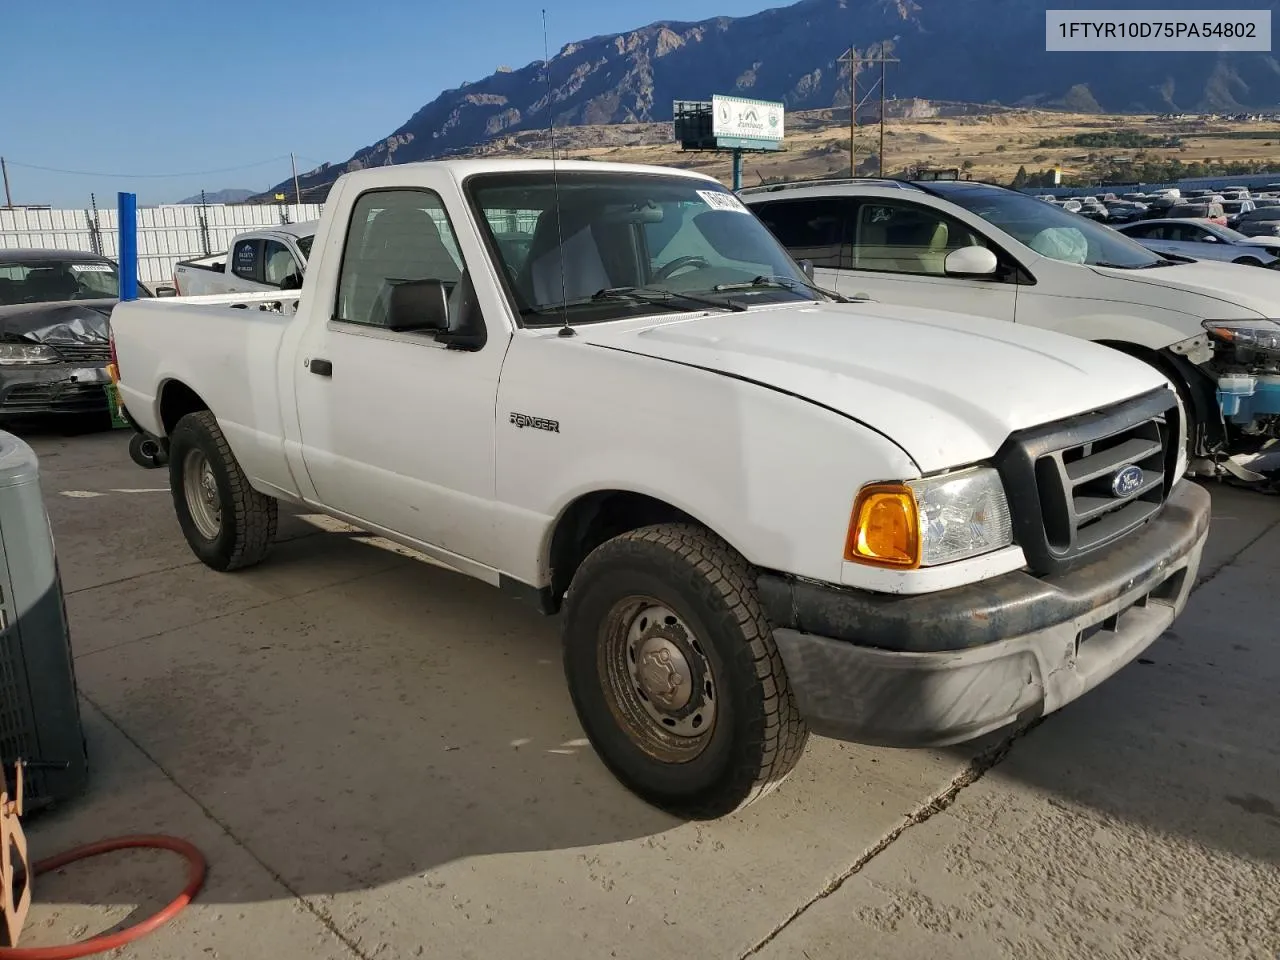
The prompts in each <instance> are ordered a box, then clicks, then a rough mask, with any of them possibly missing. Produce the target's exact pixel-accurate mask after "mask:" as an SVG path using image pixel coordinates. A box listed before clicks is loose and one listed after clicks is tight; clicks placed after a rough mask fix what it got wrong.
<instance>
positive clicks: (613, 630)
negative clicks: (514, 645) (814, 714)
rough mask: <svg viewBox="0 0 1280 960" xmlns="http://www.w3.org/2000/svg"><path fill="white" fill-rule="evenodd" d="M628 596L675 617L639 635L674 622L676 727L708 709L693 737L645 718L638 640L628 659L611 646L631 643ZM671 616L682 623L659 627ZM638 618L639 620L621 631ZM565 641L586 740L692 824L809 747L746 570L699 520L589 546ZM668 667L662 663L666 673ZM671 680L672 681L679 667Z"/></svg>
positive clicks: (745, 800) (768, 787)
mask: <svg viewBox="0 0 1280 960" xmlns="http://www.w3.org/2000/svg"><path fill="white" fill-rule="evenodd" d="M633 601H634V602H635V603H638V604H641V605H643V604H645V603H649V602H650V601H652V602H654V603H656V604H658V605H659V607H657V609H664V610H669V611H670V612H671V613H672V614H673V615H674V616H673V617H666V618H665V619H664V620H663V621H662V622H660V621H659V620H658V619H655V620H653V622H652V626H651V627H649V628H648V632H644V633H642V634H641V639H642V640H643V641H644V643H645V644H646V647H647V645H648V644H649V643H653V642H658V643H660V644H661V643H664V642H665V641H664V640H663V639H662V636H665V635H666V634H665V633H664V631H666V630H668V629H670V630H673V631H675V632H674V633H673V634H671V636H673V637H675V638H676V641H677V642H678V644H679V646H680V649H682V650H685V651H687V652H689V659H688V661H687V663H684V666H685V667H688V668H689V669H688V672H687V674H686V676H687V677H688V679H689V681H690V687H691V693H690V698H691V699H690V701H689V703H688V704H687V705H686V706H685V707H683V708H682V709H684V710H685V711H686V718H685V720H684V721H682V722H684V723H686V725H687V724H688V723H689V720H688V717H687V711H689V710H694V709H696V710H698V711H699V712H698V713H697V714H694V716H693V719H694V720H695V721H696V720H697V719H698V718H699V716H700V715H701V711H702V710H703V709H704V708H706V707H708V706H710V707H711V708H712V710H711V713H712V716H713V721H712V723H711V724H710V725H709V730H708V731H701V732H698V733H697V734H696V736H697V737H698V738H701V739H699V740H692V739H682V738H681V737H676V736H672V735H671V734H670V733H669V730H666V729H662V728H661V727H660V726H659V725H658V722H657V720H655V719H653V717H652V714H650V715H649V716H648V717H646V712H648V711H650V709H651V708H652V709H658V706H657V704H655V703H653V702H652V700H650V698H649V697H647V696H646V695H645V694H644V693H643V692H642V690H641V686H640V684H641V683H643V682H645V681H642V680H639V679H636V670H638V669H639V666H640V664H638V663H637V658H636V656H634V649H635V648H634V646H633V647H631V648H629V649H630V653H631V654H632V655H629V654H628V653H627V652H626V651H625V650H623V652H622V653H621V657H622V658H624V659H621V660H619V659H616V658H614V657H613V656H612V655H611V654H610V653H609V651H610V650H619V649H621V648H623V647H626V646H627V641H626V640H625V638H623V637H622V634H621V633H619V632H618V631H619V630H620V629H621V627H619V626H617V624H618V623H619V621H618V618H617V617H616V616H615V615H614V611H616V610H618V609H620V608H628V609H629V607H628V606H627V605H629V604H632V602H633ZM673 620H675V621H676V622H677V623H678V624H679V626H678V628H677V627H675V626H671V627H668V626H666V625H668V624H671V623H672V621H673ZM645 623H646V621H645V620H644V619H643V618H641V617H640V616H638V615H637V616H634V617H633V619H632V620H631V627H630V628H629V629H628V631H627V635H628V636H630V635H631V631H634V630H635V629H636V627H637V625H638V626H639V627H640V628H641V629H642V630H643V628H644V626H645ZM686 625H687V631H686V629H685V628H686ZM655 631H656V632H657V634H661V635H662V636H658V635H655ZM619 641H621V647H619ZM699 641H701V642H700V643H699ZM632 642H633V643H634V642H635V641H632ZM564 644H565V647H564V667H565V675H566V677H567V679H568V682H569V692H570V694H571V696H572V697H573V703H574V707H575V708H576V709H577V712H578V718H579V720H580V721H581V722H582V726H583V728H584V729H585V731H586V734H587V737H588V738H589V739H590V741H591V743H592V745H593V746H594V747H595V749H596V752H597V753H598V754H599V755H600V758H601V759H602V760H603V762H604V764H605V766H607V767H608V768H609V770H610V771H611V772H612V773H613V774H614V776H616V777H617V778H618V779H619V780H620V781H621V782H622V783H623V784H624V785H625V786H627V787H628V788H629V789H631V790H632V791H633V792H635V793H636V794H638V795H639V796H640V797H642V798H643V799H644V800H646V801H648V802H649V803H651V804H653V805H655V806H657V807H660V808H662V809H664V810H667V811H669V812H671V813H674V814H676V815H678V816H682V817H691V818H695V819H709V818H713V817H719V816H723V815H725V814H727V813H731V812H733V811H734V810H737V809H740V808H742V807H745V806H746V805H748V804H750V803H753V802H754V801H756V800H758V799H760V798H761V797H763V796H765V795H766V794H768V793H769V792H771V791H772V790H773V789H774V788H775V787H776V786H778V784H780V783H782V781H783V780H785V779H786V777H787V775H788V774H789V773H790V772H791V771H792V769H794V767H795V765H796V763H797V762H799V760H800V756H801V754H802V753H803V752H804V747H805V743H806V741H807V740H808V736H809V732H808V728H807V727H806V726H805V723H804V720H803V718H802V717H801V716H800V712H799V710H798V708H797V707H796V702H795V698H794V697H793V695H792V693H791V688H790V686H789V684H788V681H787V674H786V670H785V668H784V666H783V663H782V657H781V656H780V655H779V653H778V648H777V646H776V645H775V643H774V640H773V632H772V630H771V629H770V627H769V624H768V622H767V621H766V620H765V618H764V614H763V612H762V611H761V608H760V603H759V600H758V599H757V597H756V593H755V586H754V577H753V574H752V570H751V567H750V565H749V564H748V563H747V562H746V560H745V559H743V558H742V557H741V556H740V555H739V554H738V553H736V552H735V551H734V550H733V549H732V548H731V547H729V546H728V545H727V544H726V543H725V542H724V541H722V540H720V539H719V538H718V537H716V536H714V535H713V534H711V533H709V532H707V531H706V530H703V529H702V528H700V527H697V526H693V525H688V524H663V525H658V526H650V527H642V528H641V529H639V530H634V531H632V532H630V533H625V534H622V535H621V536H618V537H615V538H614V539H612V540H609V541H607V542H606V543H604V544H602V545H601V546H599V547H597V548H596V549H595V550H594V551H592V553H591V554H590V555H589V556H588V557H587V558H586V560H584V561H583V563H582V566H581V567H579V569H578V571H577V572H576V574H575V575H574V578H573V582H572V584H571V585H570V588H569V592H568V596H567V598H566V603H565V623H564ZM628 658H629V662H630V663H631V664H632V665H635V666H634V667H633V668H628V669H630V670H631V672H630V679H628V678H627V676H624V675H623V672H622V669H616V670H615V671H614V673H615V674H616V682H611V679H610V670H609V666H610V665H614V666H615V667H616V665H617V664H619V663H621V664H622V665H623V666H624V667H625V666H626V663H627V661H628ZM670 662H671V661H670V660H669V659H668V660H665V661H663V664H664V668H665V666H666V665H669V664H670ZM691 664H692V665H694V666H690V665H691ZM702 672H706V675H705V676H702V675H701V673H702ZM670 676H671V677H676V678H677V679H678V672H676V671H674V670H673V672H672V673H671V674H670ZM619 683H620V685H619ZM628 684H631V685H634V692H633V691H632V690H631V689H627V685H628ZM713 690H714V700H712V699H711V698H712V693H713ZM704 693H705V697H704ZM642 699H643V700H644V701H645V703H647V704H649V705H650V706H648V707H645V706H643V705H642V704H641V700H642ZM628 704H629V706H628ZM637 707H639V708H640V709H639V711H637V710H636V708H637ZM628 714H630V718H629V719H628V716H627V715H628ZM673 715H674V714H673ZM646 720H647V721H648V725H647V726H646V724H645V721H646ZM668 722H669V718H668V719H664V720H663V721H662V723H668ZM686 729H687V726H686ZM676 742H678V743H679V745H680V749H681V750H683V749H686V746H685V745H686V744H688V745H693V744H697V745H698V746H697V750H696V752H693V748H692V746H689V747H688V749H689V750H690V752H689V753H688V755H687V756H684V755H683V754H677V752H676V750H675V748H669V743H676ZM659 753H661V754H664V755H665V756H658V755H657V754H659ZM677 757H679V758H677Z"/></svg>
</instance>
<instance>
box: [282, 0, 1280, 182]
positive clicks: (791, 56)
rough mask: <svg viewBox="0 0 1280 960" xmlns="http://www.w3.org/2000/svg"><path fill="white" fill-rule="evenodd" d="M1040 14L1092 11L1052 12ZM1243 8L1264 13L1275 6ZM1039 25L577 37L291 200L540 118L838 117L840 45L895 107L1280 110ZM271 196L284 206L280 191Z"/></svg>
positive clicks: (975, 23)
mask: <svg viewBox="0 0 1280 960" xmlns="http://www.w3.org/2000/svg"><path fill="white" fill-rule="evenodd" d="M1150 5H1151V4H1150V0H1109V2H1108V4H1106V6H1107V7H1108V8H1110V9H1146V8H1148V7H1150ZM1053 6H1054V8H1055V9H1072V8H1075V9H1093V8H1096V7H1097V6H1098V5H1097V3H1096V2H1094V0H1055V3H1054V4H1053ZM1211 6H1213V5H1212V4H1206V3H1204V0H1162V3H1161V7H1162V8H1164V9H1172V8H1183V9H1204V8H1206V7H1211ZM1252 6H1253V7H1255V8H1271V9H1272V10H1274V9H1275V8H1276V7H1277V6H1280V2H1278V0H1266V2H1261V3H1259V2H1255V3H1254V4H1253V5H1252ZM1044 11H1045V5H1044V4H1035V3H1029V2H1027V0H800V2H798V3H793V4H791V5H790V6H786V7H778V8H775V9H771V10H765V11H762V12H761V13H757V14H753V15H750V16H745V17H718V18H715V19H712V20H703V21H700V22H697V23H680V22H674V21H664V22H661V23H653V24H650V25H648V26H646V27H639V28H637V29H635V30H632V31H629V32H627V33H620V34H611V35H608V36H600V37H592V38H590V39H585V40H581V41H578V42H575V43H570V44H567V45H566V46H565V47H563V48H562V49H561V50H560V51H559V52H558V53H557V54H556V55H555V56H554V57H552V59H551V61H550V63H549V64H547V65H545V66H544V64H543V62H542V61H541V60H539V61H535V62H534V63H531V64H528V65H527V66H525V67H522V68H520V69H518V70H509V69H505V68H504V69H501V70H499V71H498V72H496V73H494V74H492V75H490V76H488V77H485V78H484V79H483V80H479V81H476V82H474V83H467V84H464V85H463V86H461V87H459V88H458V89H455V90H446V91H445V92H444V93H441V94H440V95H439V96H437V97H436V98H435V99H434V100H432V101H431V102H430V103H428V104H426V105H425V106H424V107H422V108H421V109H420V110H418V112H417V113H415V114H414V115H413V116H412V117H410V118H409V119H408V120H407V121H406V122H405V123H404V125H403V126H401V127H400V128H399V129H398V130H395V131H394V132H393V133H391V134H390V135H389V136H388V137H386V138H384V139H383V140H380V141H378V142H377V143H375V144H371V145H370V146H368V147H365V148H363V149H362V150H359V151H357V152H356V153H355V155H354V156H352V157H351V158H350V159H349V160H347V161H346V162H345V163H335V164H326V165H324V166H323V167H321V168H319V169H317V170H314V171H311V172H309V173H308V174H306V175H305V176H304V177H302V178H301V179H302V186H303V188H304V191H307V192H309V194H310V196H308V199H319V198H320V196H321V195H322V193H323V192H324V189H325V188H326V186H327V184H329V183H331V182H332V181H333V180H335V179H336V178H337V177H338V176H339V175H340V174H342V173H343V172H346V171H348V170H356V169H361V168H363V167H368V166H376V165H381V164H388V163H404V162H410V161H415V160H425V159H430V158H433V157H439V156H444V155H448V154H449V153H451V152H455V151H458V150H460V149H463V148H465V147H469V146H472V145H475V144H477V143H481V142H484V141H486V140H494V139H501V138H505V137H510V136H512V135H515V134H518V133H520V132H522V131H529V130H535V129H542V128H545V127H546V126H547V125H548V122H549V121H550V120H552V119H553V120H554V122H555V125H556V126H557V127H565V126H573V125H581V124H602V123H634V122H646V121H655V120H667V119H670V117H671V109H672V108H671V104H672V101H673V100H677V99H707V98H709V97H710V96H711V95H712V94H713V93H722V94H736V95H738V96H746V97H755V98H760V99H767V100H781V101H784V102H785V103H786V104H787V106H788V108H789V109H791V110H804V109H815V108H822V107H833V106H834V107H844V108H846V109H847V108H848V103H849V74H848V69H849V68H848V65H847V61H846V62H845V63H841V62H840V58H841V56H842V55H843V54H844V53H845V52H846V51H847V50H848V49H849V47H850V46H851V45H852V46H854V47H855V48H856V50H857V51H858V55H859V56H863V57H866V56H875V55H877V54H879V53H882V52H883V53H885V54H886V55H889V56H892V57H896V58H898V60H899V61H900V63H897V64H892V65H890V66H889V68H888V70H889V73H888V83H887V84H886V86H887V89H888V91H889V93H890V95H891V96H895V97H926V98H946V99H950V100H963V101H969V102H974V103H999V104H1004V105H1017V106H1039V107H1063V108H1067V109H1072V110H1076V111H1082V112H1104V111H1105V112H1117V113H1122V112H1134V113H1142V112H1151V113H1164V112H1182V111H1234V110H1241V109H1251V108H1274V107H1275V106H1276V105H1277V104H1280V61H1278V60H1277V59H1276V58H1275V57H1274V56H1272V55H1271V54H1270V53H1120V54H1117V53H1047V52H1046V51H1045V12H1044ZM878 72H879V68H878V67H874V66H871V65H867V64H863V65H861V67H860V71H859V76H858V85H859V89H861V90H869V89H870V87H871V84H872V83H873V82H874V80H875V79H876V76H877V75H878ZM548 79H549V81H550V82H549V84H548ZM548 87H549V88H550V96H548ZM548 103H550V109H549V108H548ZM275 189H279V190H286V189H287V190H289V191H291V190H292V184H281V185H280V186H279V187H277V188H273V191H274V190H275ZM269 195H270V194H268V196H269Z"/></svg>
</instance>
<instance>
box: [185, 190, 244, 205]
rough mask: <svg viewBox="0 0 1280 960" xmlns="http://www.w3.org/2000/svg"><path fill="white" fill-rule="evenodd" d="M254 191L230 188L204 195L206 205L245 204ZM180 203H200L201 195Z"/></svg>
mask: <svg viewBox="0 0 1280 960" xmlns="http://www.w3.org/2000/svg"><path fill="white" fill-rule="evenodd" d="M255 192H256V191H254V190H241V189H237V188H235V187H228V188H227V189H226V190H214V191H213V192H212V193H210V192H208V191H206V192H205V195H204V201H205V203H244V202H245V201H246V200H248V199H249V198H250V197H252V196H253V195H254V193H255ZM178 202H179V203H199V202H200V194H198V193H197V194H195V195H194V196H191V197H187V198H186V199H185V200H179V201H178Z"/></svg>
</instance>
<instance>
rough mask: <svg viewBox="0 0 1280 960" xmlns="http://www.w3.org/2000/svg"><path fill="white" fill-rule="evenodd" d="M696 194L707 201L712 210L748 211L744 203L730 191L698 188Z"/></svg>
mask: <svg viewBox="0 0 1280 960" xmlns="http://www.w3.org/2000/svg"><path fill="white" fill-rule="evenodd" d="M698 196H700V197H701V198H702V199H703V200H705V201H706V202H707V206H708V207H710V208H711V209H712V210H732V211H733V212H734V213H750V212H751V211H750V210H748V209H747V207H746V205H745V204H744V203H743V202H742V201H741V200H739V199H738V198H737V197H735V196H734V195H733V194H732V193H725V192H724V191H723V190H699V191H698Z"/></svg>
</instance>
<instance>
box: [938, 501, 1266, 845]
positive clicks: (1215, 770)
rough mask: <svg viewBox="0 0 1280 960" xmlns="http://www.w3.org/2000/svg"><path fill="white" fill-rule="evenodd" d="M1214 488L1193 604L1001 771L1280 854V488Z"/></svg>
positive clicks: (1175, 828)
mask: <svg viewBox="0 0 1280 960" xmlns="http://www.w3.org/2000/svg"><path fill="white" fill-rule="evenodd" d="M1210 489H1211V491H1212V493H1213V496H1214V526H1213V527H1212V528H1211V531H1210V543H1209V547H1208V549H1207V550H1206V561H1205V563H1204V564H1203V565H1202V569H1201V577H1202V581H1201V585H1200V586H1199V588H1197V590H1196V591H1195V592H1194V593H1193V594H1192V596H1191V599H1190V601H1189V603H1188V605H1187V608H1186V610H1185V611H1184V612H1183V614H1182V616H1181V617H1180V618H1179V619H1178V620H1177V621H1175V622H1174V624H1173V627H1172V629H1171V630H1169V631H1167V632H1166V633H1165V635H1164V636H1162V637H1161V638H1160V639H1159V640H1157V641H1156V642H1155V643H1154V644H1153V645H1152V646H1151V647H1150V648H1148V649H1147V651H1145V653H1144V654H1143V655H1142V657H1141V658H1140V659H1139V660H1137V661H1136V662H1134V663H1132V664H1130V665H1129V666H1127V667H1126V668H1124V669H1123V670H1122V671H1121V672H1120V673H1118V674H1117V675H1116V676H1114V677H1112V678H1111V679H1109V680H1108V681H1106V682H1105V683H1103V684H1102V685H1100V686H1099V687H1098V688H1097V689H1095V690H1093V691H1092V692H1090V693H1088V694H1086V695H1085V696H1084V697H1082V698H1081V699H1080V700H1078V701H1076V702H1075V703H1073V704H1070V705H1069V706H1067V707H1066V708H1065V709H1063V710H1062V711H1060V712H1058V713H1057V714H1055V715H1052V716H1050V717H1048V718H1046V719H1045V720H1044V721H1043V722H1042V723H1041V724H1040V725H1039V726H1038V727H1037V728H1036V729H1034V730H1032V731H1031V732H1030V733H1029V734H1028V735H1027V736H1026V737H1025V738H1023V739H1021V740H1019V741H1018V742H1017V743H1015V744H1014V746H1013V749H1012V751H1011V752H1010V754H1009V757H1008V758H1007V759H1006V760H1005V761H1004V762H1003V763H1002V764H1000V765H999V766H998V767H997V768H996V769H995V771H993V774H994V775H996V776H999V777H1002V778H1006V779H1009V780H1013V781H1016V782H1018V783H1021V784H1025V785H1027V786H1030V787H1032V788H1034V789H1036V790H1040V791H1043V792H1046V793H1048V794H1050V795H1052V796H1054V797H1056V798H1057V799H1059V800H1063V801H1066V802H1068V803H1073V804H1079V805H1082V806H1086V807H1089V808H1091V809H1093V810H1094V811H1096V812H1098V813H1101V814H1103V815H1105V816H1109V817H1115V818H1118V819H1121V820H1125V821H1128V822H1130V823H1134V824H1138V825H1141V826H1143V827H1146V828H1149V829H1152V830H1155V831H1159V832H1164V833H1174V834H1179V835H1182V836H1184V837H1186V838H1189V839H1192V840H1194V841H1197V842H1199V843H1202V844H1204V845H1206V846H1208V847H1212V848H1217V849H1219V850H1223V851H1227V852H1230V853H1233V854H1236V855H1238V856H1241V857H1245V858H1250V859H1254V860H1258V861H1264V862H1268V863H1271V864H1276V865H1280V710H1278V709H1277V691H1278V690H1280V600H1278V599H1277V598H1278V597H1280V498H1275V497H1266V496H1262V495H1258V494H1249V493H1245V492H1243V491H1239V490H1233V489H1227V488H1221V487H1211V488H1210ZM1250 543H1252V546H1250V547H1249V548H1248V549H1247V550H1246V551H1245V552H1244V553H1240V551H1241V550H1242V549H1244V548H1245V546H1246V545H1248V544H1250ZM1236 554H1239V556H1238V557H1237V556H1236ZM1233 558H1235V562H1234V563H1231V565H1229V566H1228V565H1226V564H1227V563H1228V561H1230V560H1232V559H1233ZM960 753H961V751H960V750H957V756H959V755H960Z"/></svg>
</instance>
